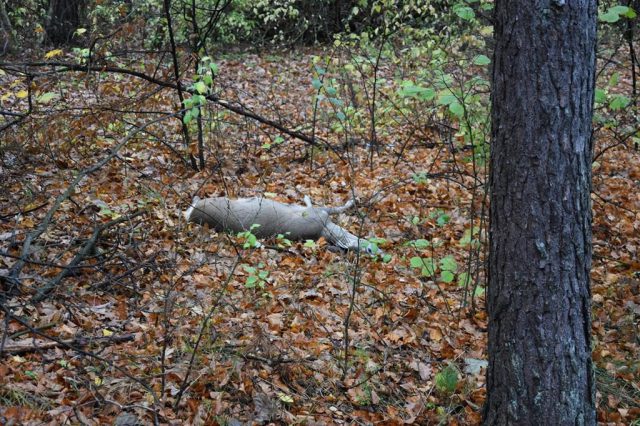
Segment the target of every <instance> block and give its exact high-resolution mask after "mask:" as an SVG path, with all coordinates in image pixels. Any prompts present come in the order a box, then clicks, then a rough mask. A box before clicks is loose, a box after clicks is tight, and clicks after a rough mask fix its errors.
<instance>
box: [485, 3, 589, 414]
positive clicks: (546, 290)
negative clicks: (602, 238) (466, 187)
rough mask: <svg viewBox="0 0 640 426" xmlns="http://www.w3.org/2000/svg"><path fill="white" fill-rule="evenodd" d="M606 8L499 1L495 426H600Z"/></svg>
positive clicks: (493, 255) (489, 408)
mask: <svg viewBox="0 0 640 426" xmlns="http://www.w3.org/2000/svg"><path fill="white" fill-rule="evenodd" d="M596 14H597V9H596V0H539V1H529V0H497V1H496V2H495V29H494V31H495V51H494V59H493V66H494V69H493V77H492V82H493V92H492V105H493V110H492V139H493V141H492V146H491V176H490V186H491V188H490V190H491V214H490V235H489V240H490V254H489V288H488V293H487V310H488V314H489V367H488V371H487V401H486V405H485V412H484V416H485V423H486V424H496V425H506V424H518V425H541V424H548V425H568V424H571V425H593V424H595V422H596V412H595V386H594V378H593V371H592V361H591V338H590V332H591V321H590V289H589V271H590V267H591V203H590V190H591V158H592V141H591V119H592V112H593V95H594V79H595V41H596Z"/></svg>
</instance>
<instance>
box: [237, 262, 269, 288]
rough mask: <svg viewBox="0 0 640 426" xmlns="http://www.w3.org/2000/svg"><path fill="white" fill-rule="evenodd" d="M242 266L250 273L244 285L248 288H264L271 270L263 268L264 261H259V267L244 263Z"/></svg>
mask: <svg viewBox="0 0 640 426" xmlns="http://www.w3.org/2000/svg"><path fill="white" fill-rule="evenodd" d="M242 268H243V269H244V270H245V272H247V273H248V274H249V276H248V277H247V280H246V281H245V283H244V286H245V287H247V288H256V287H258V288H261V289H264V288H265V286H266V285H267V284H268V282H269V281H268V280H269V271H267V270H265V269H263V268H264V263H259V264H258V266H257V267H253V266H249V265H242Z"/></svg>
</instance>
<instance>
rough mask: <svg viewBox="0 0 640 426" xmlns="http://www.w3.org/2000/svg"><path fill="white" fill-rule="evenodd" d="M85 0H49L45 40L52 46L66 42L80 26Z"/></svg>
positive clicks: (68, 41)
mask: <svg viewBox="0 0 640 426" xmlns="http://www.w3.org/2000/svg"><path fill="white" fill-rule="evenodd" d="M84 3H85V0H50V1H49V12H48V16H47V21H46V23H45V33H46V35H47V42H48V43H50V44H53V45H54V46H59V45H63V44H68V43H70V42H71V39H72V38H73V33H74V32H75V31H76V30H77V29H78V28H79V27H80V23H81V21H82V13H83V9H84Z"/></svg>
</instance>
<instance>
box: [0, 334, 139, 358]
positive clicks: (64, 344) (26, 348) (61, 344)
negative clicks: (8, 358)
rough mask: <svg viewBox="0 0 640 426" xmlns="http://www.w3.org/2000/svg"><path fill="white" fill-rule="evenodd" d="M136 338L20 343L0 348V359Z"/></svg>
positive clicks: (76, 339)
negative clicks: (5, 355)
mask: <svg viewBox="0 0 640 426" xmlns="http://www.w3.org/2000/svg"><path fill="white" fill-rule="evenodd" d="M134 338H135V335H134V334H123V335H121V336H109V337H76V338H73V339H68V340H59V341H56V342H42V343H37V344H34V343H33V341H29V343H19V344H14V345H6V346H5V347H4V348H0V349H1V350H0V357H1V356H2V355H3V354H7V355H21V354H27V353H32V352H37V351H46V350H48V349H55V348H71V347H76V348H78V347H84V346H88V345H92V344H99V345H113V344H118V343H122V342H129V341H132V340H133V339H134Z"/></svg>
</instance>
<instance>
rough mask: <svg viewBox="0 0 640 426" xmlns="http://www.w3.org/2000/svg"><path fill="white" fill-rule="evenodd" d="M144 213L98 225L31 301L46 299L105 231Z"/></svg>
mask: <svg viewBox="0 0 640 426" xmlns="http://www.w3.org/2000/svg"><path fill="white" fill-rule="evenodd" d="M144 213H146V210H139V211H136V212H133V213H131V214H129V215H127V216H122V217H119V218H118V219H114V220H111V221H109V222H107V223H103V224H100V225H98V226H96V227H95V229H94V230H93V234H91V237H90V238H89V239H88V240H87V241H86V242H85V243H84V244H83V246H82V248H81V249H80V251H78V253H77V254H76V255H75V257H74V258H73V260H72V261H71V262H69V264H68V265H67V267H66V268H64V269H63V270H62V271H60V273H59V274H58V275H57V276H56V277H55V278H54V279H52V280H51V281H49V282H48V283H47V284H45V285H44V286H43V287H41V288H39V289H38V292H37V293H36V295H35V296H33V298H32V299H31V302H33V303H36V302H41V301H42V300H44V299H45V298H46V297H47V295H48V294H49V293H51V291H52V290H53V289H55V288H56V287H57V286H58V285H60V283H61V282H62V280H63V279H65V278H66V277H67V275H69V274H70V273H71V271H72V270H73V269H74V268H76V267H77V266H78V265H79V264H80V262H82V261H83V260H85V259H86V258H87V257H88V256H90V255H91V254H92V253H94V252H95V248H96V245H97V243H98V239H99V238H100V235H101V234H102V233H103V232H104V231H106V230H107V229H109V228H111V227H113V226H116V225H119V224H121V223H123V222H128V221H131V220H132V219H134V218H136V217H138V216H140V215H142V214H144Z"/></svg>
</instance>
